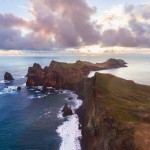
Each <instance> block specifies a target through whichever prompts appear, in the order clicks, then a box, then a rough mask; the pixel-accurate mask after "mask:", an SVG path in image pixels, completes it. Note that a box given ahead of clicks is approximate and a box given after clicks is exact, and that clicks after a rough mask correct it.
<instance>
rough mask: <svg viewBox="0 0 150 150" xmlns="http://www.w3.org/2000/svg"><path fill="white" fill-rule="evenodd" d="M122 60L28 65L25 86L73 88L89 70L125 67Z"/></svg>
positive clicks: (54, 62)
mask: <svg viewBox="0 0 150 150" xmlns="http://www.w3.org/2000/svg"><path fill="white" fill-rule="evenodd" d="M125 64H126V63H125V62H124V61H123V60H115V59H111V60H108V61H107V62H104V63H97V64H93V63H90V62H86V61H76V63H72V64H68V63H60V62H56V61H52V62H51V63H50V65H49V66H48V67H47V66H46V67H45V68H44V69H42V68H41V66H40V65H39V64H36V63H35V64H34V65H33V67H29V69H28V74H27V75H26V76H27V83H26V85H27V86H47V87H54V88H56V89H63V88H64V89H70V90H71V89H74V88H75V87H76V85H77V84H78V83H80V82H81V80H83V79H84V77H85V76H87V75H88V74H89V73H90V71H97V70H103V69H108V68H118V67H125Z"/></svg>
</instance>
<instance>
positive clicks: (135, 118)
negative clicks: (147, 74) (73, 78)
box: [77, 73, 150, 150]
mask: <svg viewBox="0 0 150 150" xmlns="http://www.w3.org/2000/svg"><path fill="white" fill-rule="evenodd" d="M82 89H83V90H82ZM77 93H78V94H79V96H80V97H81V98H82V99H84V103H83V105H82V106H81V107H80V109H79V110H78V111H77V113H78V115H79V117H80V123H81V124H82V135H83V140H82V147H83V149H84V150H139V149H143V150H146V149H145V148H144V147H148V145H149V144H150V140H149V139H148V138H147V135H145V134H144V132H146V131H147V130H146V129H145V128H144V125H145V124H146V126H147V128H148V126H149V127H150V123H149V124H148V122H147V120H144V118H145V116H147V117H148V116H150V113H149V110H148V108H149V107H150V98H149V97H150V87H149V86H143V85H139V84H136V83H134V82H133V81H128V80H124V79H121V78H118V77H115V76H113V75H110V74H100V73H96V74H95V76H94V77H93V78H91V79H87V80H85V82H84V83H83V85H82V88H80V89H79V90H78V91H77ZM141 105H142V107H141ZM143 111H144V114H143V115H141V112H142V113H143ZM139 113H140V114H139ZM148 114H149V115H148ZM141 121H142V124H144V125H143V128H141V129H140V130H143V132H141V133H140V134H137V133H138V131H139V128H137V126H139V125H141ZM147 132H148V131H147ZM139 139H144V140H143V141H145V142H143V143H142V142H141V143H139ZM145 145H147V146H145Z"/></svg>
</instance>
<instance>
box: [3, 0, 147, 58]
mask: <svg viewBox="0 0 150 150" xmlns="http://www.w3.org/2000/svg"><path fill="white" fill-rule="evenodd" d="M102 53H147V54H150V2H149V1H148V0H126V1H125V0H40V1H37V0H13V1H12V0H5V1H0V56H3V55H14V56H16V55H19V56H20V55H21V56H22V55H91V54H93V55H97V54H102Z"/></svg>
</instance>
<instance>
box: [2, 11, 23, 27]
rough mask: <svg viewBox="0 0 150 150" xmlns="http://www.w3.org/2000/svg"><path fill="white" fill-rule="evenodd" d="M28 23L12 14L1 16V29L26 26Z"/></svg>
mask: <svg viewBox="0 0 150 150" xmlns="http://www.w3.org/2000/svg"><path fill="white" fill-rule="evenodd" d="M25 25H26V21H25V20H24V19H22V18H20V17H16V16H14V15H13V14H11V13H7V14H0V28H7V27H19V26H25Z"/></svg>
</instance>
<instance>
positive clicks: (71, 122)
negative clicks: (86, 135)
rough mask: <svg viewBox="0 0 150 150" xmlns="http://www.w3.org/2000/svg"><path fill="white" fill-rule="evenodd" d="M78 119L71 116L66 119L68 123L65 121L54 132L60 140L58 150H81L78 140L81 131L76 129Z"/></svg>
mask: <svg viewBox="0 0 150 150" xmlns="http://www.w3.org/2000/svg"><path fill="white" fill-rule="evenodd" d="M78 124H79V119H78V116H77V115H76V114H75V115H72V116H69V117H68V121H65V122H64V123H63V124H62V125H61V126H59V127H58V129H57V130H56V131H57V133H58V134H59V135H60V137H61V138H62V143H61V145H60V150H70V148H71V150H81V146H80V139H81V136H82V135H81V130H79V129H78Z"/></svg>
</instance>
